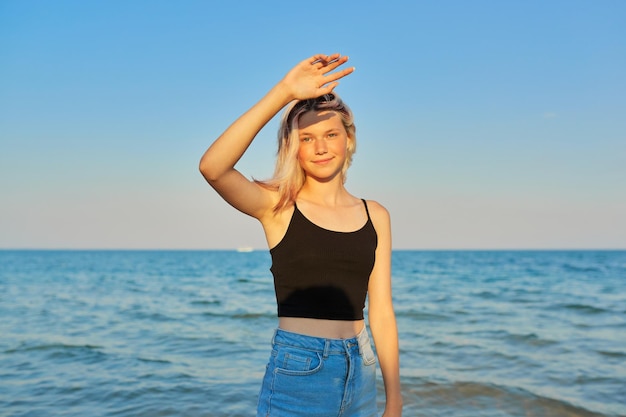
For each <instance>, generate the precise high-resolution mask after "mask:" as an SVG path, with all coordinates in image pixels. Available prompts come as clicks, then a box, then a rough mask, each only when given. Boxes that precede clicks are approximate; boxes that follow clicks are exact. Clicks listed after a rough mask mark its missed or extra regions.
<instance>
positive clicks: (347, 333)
mask: <svg viewBox="0 0 626 417" xmlns="http://www.w3.org/2000/svg"><path fill="white" fill-rule="evenodd" d="M364 326H365V321H364V320H323V319H308V318H303V317H279V319H278V327H279V328H280V329H282V330H286V331H288V332H292V333H300V334H305V335H307V336H314V337H322V338H325V339H350V338H351V337H354V336H356V335H358V334H359V333H360V332H361V330H363V327H364Z"/></svg>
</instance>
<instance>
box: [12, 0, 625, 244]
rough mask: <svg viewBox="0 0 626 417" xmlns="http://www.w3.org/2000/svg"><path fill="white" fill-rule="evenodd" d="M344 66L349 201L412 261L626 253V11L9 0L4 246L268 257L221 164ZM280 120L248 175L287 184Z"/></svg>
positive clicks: (453, 4) (263, 138)
mask: <svg viewBox="0 0 626 417" xmlns="http://www.w3.org/2000/svg"><path fill="white" fill-rule="evenodd" d="M332 52H340V53H342V54H345V55H348V56H350V58H351V65H354V66H355V67H356V71H355V73H354V74H352V75H351V76H350V77H349V78H347V79H345V80H343V81H342V82H341V84H340V85H339V87H338V88H337V90H336V91H337V92H338V93H339V94H340V95H341V96H342V97H343V98H344V99H345V101H346V102H347V103H348V104H349V105H350V106H351V107H352V109H353V111H354V113H355V115H356V123H357V134H358V150H357V154H356V155H355V159H354V164H353V166H352V168H351V170H350V172H349V177H348V182H347V186H348V189H349V190H350V191H351V192H352V193H353V194H355V195H357V196H359V197H365V198H368V199H374V200H378V201H379V202H381V203H382V204H383V205H385V206H386V207H387V208H388V209H389V211H390V212H391V215H392V223H393V232H394V245H395V247H396V248H399V249H402V248H414V249H533V248H536V249H560V248H564V249H567V248H626V215H624V213H626V117H625V115H626V76H625V74H626V2H624V1H617V0H616V1H604V0H601V1H524V2H503V1H472V2H468V1H437V2H435V1H430V2H426V1H405V2H401V1H386V2H368V3H366V2H356V1H354V2H353V1H341V2H320V3H315V2H288V1H265V2H259V1H232V2H210V1H140V0H136V1H101V2H97V1H64V0H60V1H55V2H49V1H30V0H20V1H18V0H3V1H1V2H0V195H1V197H0V198H1V201H2V203H1V204H0V248H181V249H182V248H191V249H194V248H198V249H202V248H209V249H211V248H235V247H238V246H253V247H256V248H263V247H265V241H264V237H263V233H262V230H261V227H260V226H259V225H258V224H257V222H256V221H255V220H253V219H250V218H248V217H246V216H245V215H242V214H240V213H238V212H236V211H235V210H234V209H232V208H230V207H229V206H228V205H227V204H226V203H224V202H223V201H222V200H221V199H220V198H219V197H218V196H217V195H216V194H215V193H214V192H213V191H212V190H211V188H210V187H209V186H208V185H206V183H204V180H203V179H202V177H201V176H200V174H199V173H198V170H197V164H198V161H199V158H200V156H201V155H202V153H203V152H204V150H205V149H206V148H207V147H208V146H209V145H210V143H211V141H212V140H213V139H214V138H216V137H217V136H218V135H219V134H220V133H221V132H222V131H223V130H224V129H225V128H226V127H227V126H228V124H230V123H231V122H232V121H233V120H234V119H235V118H236V117H237V116H238V115H239V114H241V113H242V112H244V111H245V110H246V109H247V108H248V107H249V106H251V105H252V104H253V103H254V102H255V101H256V100H257V99H259V98H260V97H261V96H262V95H263V94H264V93H265V92H266V91H267V90H268V89H269V88H271V86H272V85H273V84H274V83H275V82H277V81H278V80H279V79H280V78H281V77H282V75H283V74H284V73H285V72H286V71H288V70H289V69H290V68H291V66H293V65H294V64H295V63H297V62H299V61H300V60H302V59H304V58H306V57H308V56H310V55H313V54H315V53H332ZM276 127H277V122H276V120H273V121H272V122H270V124H269V125H268V126H267V128H266V129H265V130H263V131H262V132H261V133H260V134H259V135H258V137H257V139H256V140H255V142H254V143H253V145H252V146H251V148H250V149H249V152H248V153H247V154H246V155H245V156H244V158H243V159H242V161H241V163H240V165H239V169H240V170H241V171H242V172H243V173H244V174H246V175H248V176H251V177H252V176H254V177H256V178H266V177H268V176H269V175H271V173H272V170H273V158H274V153H275V131H276Z"/></svg>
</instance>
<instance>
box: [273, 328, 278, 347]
mask: <svg viewBox="0 0 626 417" xmlns="http://www.w3.org/2000/svg"><path fill="white" fill-rule="evenodd" d="M276 333H278V329H274V334H273V335H272V347H273V346H274V343H275V340H276Z"/></svg>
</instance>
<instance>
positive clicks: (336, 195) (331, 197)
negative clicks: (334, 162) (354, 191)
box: [298, 176, 350, 207]
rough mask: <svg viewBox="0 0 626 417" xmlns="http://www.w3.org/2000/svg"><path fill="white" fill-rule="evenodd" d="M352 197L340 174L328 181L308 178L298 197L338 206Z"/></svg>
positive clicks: (320, 203) (325, 204)
mask: <svg viewBox="0 0 626 417" xmlns="http://www.w3.org/2000/svg"><path fill="white" fill-rule="evenodd" d="M349 197H350V194H349V193H348V190H346V188H345V187H344V185H343V181H342V180H341V178H339V176H337V177H336V178H334V179H333V180H331V181H328V182H319V181H315V180H312V179H310V178H308V179H307V180H306V181H305V182H304V185H303V186H302V188H301V189H300V191H299V192H298V198H302V199H303V200H307V201H310V202H312V203H315V204H319V205H324V206H330V207H333V206H337V205H341V204H342V203H343V202H345V200H346V199H348V198H349Z"/></svg>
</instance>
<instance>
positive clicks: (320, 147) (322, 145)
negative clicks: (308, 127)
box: [315, 139, 328, 155]
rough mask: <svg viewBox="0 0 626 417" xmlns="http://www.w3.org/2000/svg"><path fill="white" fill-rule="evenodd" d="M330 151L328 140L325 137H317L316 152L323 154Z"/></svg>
mask: <svg viewBox="0 0 626 417" xmlns="http://www.w3.org/2000/svg"><path fill="white" fill-rule="evenodd" d="M327 151H328V149H327V147H326V140H325V139H316V140H315V153H316V154H317V155H323V154H325V153H326V152H327Z"/></svg>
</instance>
